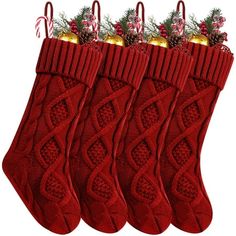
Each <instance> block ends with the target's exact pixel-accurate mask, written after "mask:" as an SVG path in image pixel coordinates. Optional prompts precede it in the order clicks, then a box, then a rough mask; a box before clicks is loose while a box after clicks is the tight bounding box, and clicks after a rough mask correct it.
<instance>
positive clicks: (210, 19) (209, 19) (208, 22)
mask: <svg viewBox="0 0 236 236" xmlns="http://www.w3.org/2000/svg"><path fill="white" fill-rule="evenodd" d="M214 15H220V16H221V15H222V13H221V10H220V9H219V8H214V9H212V10H211V12H210V14H209V15H208V16H207V17H206V18H205V19H204V21H205V23H206V27H207V31H208V33H209V34H210V33H211V32H212V30H213V26H212V22H213V21H214V19H213V17H214Z"/></svg>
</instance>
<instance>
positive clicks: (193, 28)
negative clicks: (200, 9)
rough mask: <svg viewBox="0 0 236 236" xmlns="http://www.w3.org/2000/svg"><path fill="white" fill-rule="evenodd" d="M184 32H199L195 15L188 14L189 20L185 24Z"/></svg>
mask: <svg viewBox="0 0 236 236" xmlns="http://www.w3.org/2000/svg"><path fill="white" fill-rule="evenodd" d="M186 33H187V34H199V33H200V28H199V23H198V22H197V19H196V16H195V15H190V16H189V21H188V22H187V24H186Z"/></svg>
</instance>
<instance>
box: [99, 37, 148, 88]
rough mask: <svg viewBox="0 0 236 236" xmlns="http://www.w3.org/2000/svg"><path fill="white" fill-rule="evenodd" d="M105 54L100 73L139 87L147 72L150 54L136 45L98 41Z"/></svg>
mask: <svg viewBox="0 0 236 236" xmlns="http://www.w3.org/2000/svg"><path fill="white" fill-rule="evenodd" d="M98 46H99V47H100V48H101V51H102V54H103V61H102V63H101V66H100V69H99V75H100V76H104V77H109V78H111V79H117V80H122V81H125V82H126V83H128V84H130V85H132V86H133V87H134V88H136V89H137V88H138V87H139V85H140V83H141V81H142V78H143V75H144V73H145V70H146V67H147V63H148V58H149V57H148V56H147V54H146V53H144V52H143V51H140V50H138V49H136V48H135V47H127V48H125V47H121V46H117V45H114V44H108V43H102V42H98Z"/></svg>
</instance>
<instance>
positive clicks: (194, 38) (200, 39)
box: [189, 34, 209, 46]
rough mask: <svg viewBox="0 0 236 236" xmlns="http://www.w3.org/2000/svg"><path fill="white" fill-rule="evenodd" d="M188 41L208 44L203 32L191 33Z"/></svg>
mask: <svg viewBox="0 0 236 236" xmlns="http://www.w3.org/2000/svg"><path fill="white" fill-rule="evenodd" d="M189 42H191V43H197V44H201V45H205V46H209V39H208V38H207V37H206V36H205V35H203V34H197V35H192V36H191V37H190V39H189Z"/></svg>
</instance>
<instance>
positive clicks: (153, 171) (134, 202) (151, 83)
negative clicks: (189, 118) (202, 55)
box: [117, 44, 192, 234]
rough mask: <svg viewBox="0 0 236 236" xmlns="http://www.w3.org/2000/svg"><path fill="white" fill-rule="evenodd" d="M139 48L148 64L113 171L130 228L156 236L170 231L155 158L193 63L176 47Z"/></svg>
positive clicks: (169, 216) (167, 210)
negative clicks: (124, 204)
mask: <svg viewBox="0 0 236 236" xmlns="http://www.w3.org/2000/svg"><path fill="white" fill-rule="evenodd" d="M144 46H145V47H146V49H147V53H148V54H150V60H149V64H148V67H147V70H146V73H145V76H144V79H143V81H142V83H141V85H140V89H139V91H138V94H137V97H136V99H135V102H134V105H133V108H132V110H131V111H130V114H129V117H128V121H127V122H126V127H125V128H124V133H123V135H122V139H121V142H120V145H119V149H118V154H117V168H118V177H119V181H120V185H121V187H122V190H123V194H124V196H125V199H126V202H127V204H128V210H129V218H128V221H129V223H130V224H131V225H133V226H134V227H135V228H137V229H139V230H141V231H143V232H145V233H149V234H158V233H161V232H163V231H164V230H165V229H166V228H167V227H168V226H169V224H170V222H171V217H172V212H171V208H170V206H169V203H168V200H167V198H166V195H165V193H164V191H163V187H162V183H161V179H160V171H159V160H158V156H159V154H160V151H161V148H162V146H163V140H164V136H165V133H166V128H167V125H168V121H169V118H170V115H171V113H172V112H173V108H174V106H175V102H176V98H177V96H178V95H179V91H180V90H182V89H183V86H184V84H185V81H186V79H187V76H188V73H189V71H190V68H191V67H190V66H191V63H192V59H191V56H190V55H189V54H188V53H185V52H184V50H183V51H181V50H180V49H179V48H175V49H166V48H162V47H157V46H153V45H149V44H144Z"/></svg>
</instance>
